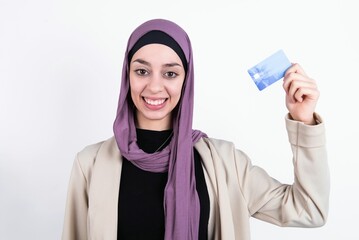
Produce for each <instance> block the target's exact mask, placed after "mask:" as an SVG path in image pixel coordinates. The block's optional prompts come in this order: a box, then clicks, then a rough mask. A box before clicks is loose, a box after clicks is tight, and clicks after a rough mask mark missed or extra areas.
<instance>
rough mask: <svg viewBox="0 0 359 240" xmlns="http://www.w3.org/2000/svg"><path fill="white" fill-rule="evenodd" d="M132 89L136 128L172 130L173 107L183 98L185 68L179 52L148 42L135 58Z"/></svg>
mask: <svg viewBox="0 0 359 240" xmlns="http://www.w3.org/2000/svg"><path fill="white" fill-rule="evenodd" d="M129 77H130V91H131V98H132V101H133V103H134V104H135V106H136V116H137V127H139V128H142V129H150V130H165V129H170V128H171V127H172V126H171V117H172V114H171V113H172V110H173V109H174V108H175V107H176V105H177V103H178V102H179V99H180V97H181V90H182V85H183V82H184V78H185V70H184V67H183V65H182V61H181V59H180V58H179V57H178V55H177V54H176V52H175V51H174V50H173V49H172V48H170V47H168V46H166V45H163V44H148V45H145V46H143V47H142V48H140V49H139V50H138V51H137V52H136V53H135V54H134V55H133V57H132V59H131V62H130V68H129Z"/></svg>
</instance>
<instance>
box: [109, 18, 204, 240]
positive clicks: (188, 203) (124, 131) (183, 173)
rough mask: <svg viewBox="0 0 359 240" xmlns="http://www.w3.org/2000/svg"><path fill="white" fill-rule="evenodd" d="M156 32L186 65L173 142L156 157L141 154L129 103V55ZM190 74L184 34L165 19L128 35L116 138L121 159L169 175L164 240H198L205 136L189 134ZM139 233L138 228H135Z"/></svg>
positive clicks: (189, 54)
mask: <svg viewBox="0 0 359 240" xmlns="http://www.w3.org/2000/svg"><path fill="white" fill-rule="evenodd" d="M153 30H158V31H162V32H164V33H166V34H167V35H169V36H170V37H172V38H173V39H174V40H175V41H176V42H177V43H178V45H179V46H180V47H181V49H182V51H183V53H184V55H185V57H186V61H187V67H186V68H187V72H186V78H185V80H184V83H183V87H182V93H181V99H180V101H179V103H178V106H177V107H176V108H177V109H176V111H175V112H174V114H172V128H173V137H172V140H171V142H170V144H169V145H168V146H167V147H165V148H164V149H163V150H161V151H159V152H155V153H151V154H149V153H145V152H144V151H142V150H141V149H139V147H138V145H137V143H136V142H137V138H136V126H135V116H134V114H135V109H134V106H133V104H131V100H130V99H129V97H130V95H129V88H130V84H129V74H128V69H129V62H128V54H129V51H131V49H132V48H133V46H134V45H135V44H136V42H137V41H138V40H139V39H140V38H141V37H142V36H143V35H144V34H146V33H148V32H150V31H153ZM193 81H194V74H193V55H192V47H191V42H190V39H189V37H188V36H187V33H186V32H185V31H184V30H183V29H182V28H181V27H180V26H178V25H177V24H175V23H173V22H171V21H168V20H165V19H153V20H149V21H147V22H145V23H143V24H141V25H140V26H139V27H137V28H136V29H135V30H134V31H133V33H132V34H131V36H130V38H129V40H128V44H127V49H126V52H125V58H124V62H123V69H122V82H121V91H120V97H119V102H118V109H117V116H116V120H115V122H114V126H113V127H114V134H115V138H116V142H117V145H118V147H119V149H120V152H121V155H122V156H124V157H125V158H126V159H128V160H129V161H131V162H132V163H133V164H134V165H136V166H137V167H139V168H141V169H143V170H146V171H151V172H166V171H168V180H167V184H166V187H165V194H164V212H165V239H166V240H170V239H171V240H179V239H180V240H184V239H188V240H194V239H198V228H199V216H200V206H199V198H198V194H197V191H196V182H195V169H194V154H193V145H194V144H195V143H196V142H197V141H198V140H199V139H200V138H201V137H205V136H206V135H205V134H204V133H202V132H200V131H197V130H193V129H192V118H193V98H194V82H193ZM139 230H140V229H139Z"/></svg>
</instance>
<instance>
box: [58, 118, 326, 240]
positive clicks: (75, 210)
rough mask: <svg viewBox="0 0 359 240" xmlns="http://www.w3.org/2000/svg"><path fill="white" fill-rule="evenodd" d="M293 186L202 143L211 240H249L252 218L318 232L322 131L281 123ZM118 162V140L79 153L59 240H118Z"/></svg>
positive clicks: (219, 144) (228, 150) (221, 146)
mask: <svg viewBox="0 0 359 240" xmlns="http://www.w3.org/2000/svg"><path fill="white" fill-rule="evenodd" d="M286 126H287V131H288V136H289V142H290V144H291V147H292V152H293V165H294V174H295V177H294V183H293V184H292V185H287V184H281V183H280V182H278V181H276V180H275V179H273V178H271V177H270V176H268V174H267V173H266V172H265V171H264V170H263V169H261V168H259V167H257V166H253V165H252V164H251V161H250V160H249V158H248V157H247V156H246V155H245V154H244V153H243V152H241V151H239V150H237V149H236V148H235V146H234V145H233V144H232V143H230V142H226V141H223V140H216V139H211V138H203V139H201V140H200V141H199V142H198V143H197V144H196V145H195V148H196V149H197V150H198V152H199V153H200V155H201V158H202V164H203V170H204V175H205V179H206V183H207V188H208V193H209V197H210V218H209V226H208V234H209V239H216V240H220V239H222V240H231V239H235V240H247V239H250V229H249V217H251V216H252V217H255V218H258V219H261V220H264V221H267V222H270V223H273V224H276V225H279V226H299V227H318V226H322V225H323V224H324V223H325V221H326V219H327V214H328V200H329V171H328V165H327V156H326V150H325V130H324V125H323V124H319V125H316V126H307V125H304V124H303V123H300V122H295V121H291V120H289V119H286ZM121 167H122V159H121V155H120V152H119V150H118V147H117V145H116V141H115V139H114V138H113V137H112V138H110V139H108V140H107V141H104V142H100V143H97V144H95V145H91V146H88V147H86V148H85V149H84V150H82V151H81V152H79V153H78V155H77V157H76V159H75V161H74V165H73V170H72V174H71V179H70V184H69V189H68V199H67V206H66V213H65V222H64V230H63V236H62V239H64V240H82V239H92V240H107V239H109V240H110V239H117V204H118V194H119V186H120V179H121V176H120V175H121Z"/></svg>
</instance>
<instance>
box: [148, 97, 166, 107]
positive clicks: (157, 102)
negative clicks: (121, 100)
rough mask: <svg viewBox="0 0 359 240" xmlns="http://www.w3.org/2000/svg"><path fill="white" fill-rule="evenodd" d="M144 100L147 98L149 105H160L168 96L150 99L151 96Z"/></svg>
mask: <svg viewBox="0 0 359 240" xmlns="http://www.w3.org/2000/svg"><path fill="white" fill-rule="evenodd" d="M143 100H145V102H146V103H147V104H149V105H152V106H159V105H161V104H163V103H164V102H165V101H166V100H167V98H161V99H149V98H145V97H144V98H143Z"/></svg>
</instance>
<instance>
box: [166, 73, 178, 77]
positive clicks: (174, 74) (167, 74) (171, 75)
mask: <svg viewBox="0 0 359 240" xmlns="http://www.w3.org/2000/svg"><path fill="white" fill-rule="evenodd" d="M164 75H165V76H166V77H167V78H175V77H177V76H178V74H177V73H175V72H166V73H165V74H164Z"/></svg>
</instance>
